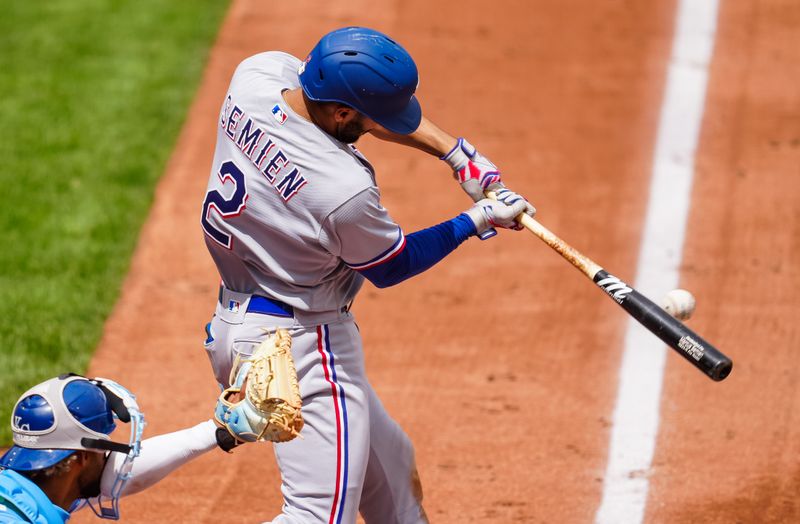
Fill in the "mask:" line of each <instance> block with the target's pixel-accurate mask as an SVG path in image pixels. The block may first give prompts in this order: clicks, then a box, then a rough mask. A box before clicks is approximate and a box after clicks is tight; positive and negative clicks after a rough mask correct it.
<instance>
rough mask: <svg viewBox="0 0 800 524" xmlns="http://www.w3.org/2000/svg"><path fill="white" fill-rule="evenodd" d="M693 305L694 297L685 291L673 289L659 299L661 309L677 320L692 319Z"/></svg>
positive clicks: (694, 302) (694, 303)
mask: <svg viewBox="0 0 800 524" xmlns="http://www.w3.org/2000/svg"><path fill="white" fill-rule="evenodd" d="M695 305H696V301H695V299H694V295H692V294H691V293H690V292H689V291H686V290H685V289H673V290H672V291H670V292H669V293H667V294H666V295H665V296H664V298H663V299H661V307H662V308H663V309H664V311H666V312H667V313H669V314H670V315H672V316H673V317H675V318H677V319H678V320H688V319H690V318H692V315H693V314H694V307H695Z"/></svg>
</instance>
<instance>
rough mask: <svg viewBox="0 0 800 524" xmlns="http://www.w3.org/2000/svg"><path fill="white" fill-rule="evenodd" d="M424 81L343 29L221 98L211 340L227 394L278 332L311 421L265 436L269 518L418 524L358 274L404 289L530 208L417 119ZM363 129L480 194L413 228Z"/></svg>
mask: <svg viewBox="0 0 800 524" xmlns="http://www.w3.org/2000/svg"><path fill="white" fill-rule="evenodd" d="M417 84H418V73H417V68H416V65H415V64H414V61H413V60H412V58H411V57H410V56H409V54H408V53H407V52H406V51H405V49H403V48H402V47H401V46H400V45H399V44H397V43H396V42H394V41H393V40H392V39H390V38H389V37H387V36H386V35H384V34H382V33H379V32H377V31H374V30H371V29H366V28H359V27H349V28H344V29H339V30H336V31H333V32H331V33H329V34H327V35H325V36H324V37H323V38H322V39H321V40H320V41H319V43H318V44H317V45H316V46H315V47H314V49H313V50H312V51H311V53H310V54H309V56H308V58H307V59H306V60H305V61H301V60H299V59H297V58H295V57H293V56H290V55H288V54H285V53H281V52H267V53H262V54H258V55H256V56H253V57H250V58H248V59H246V60H244V61H243V62H242V63H241V64H240V65H239V67H238V68H237V69H236V72H235V73H234V75H233V78H232V80H231V84H230V87H229V90H228V92H227V95H226V97H225V100H224V102H223V104H222V109H221V111H220V114H219V119H218V121H217V145H216V151H215V155H214V162H213V166H212V169H211V177H210V180H209V183H208V188H207V192H206V195H205V200H204V202H203V209H202V217H201V222H202V228H203V231H204V233H205V240H206V244H207V246H208V250H209V252H210V253H211V256H212V257H213V259H214V262H215V263H216V266H217V268H218V270H219V273H220V275H221V278H222V286H221V288H220V293H219V302H218V304H217V306H216V311H215V314H214V316H213V318H212V320H211V322H210V323H209V325H208V326H207V328H206V330H207V338H206V343H205V347H206V350H207V352H208V356H209V358H210V360H211V364H212V367H213V371H214V374H215V376H216V379H217V381H218V382H219V384H220V386H221V387H223V388H227V387H229V386H230V385H231V371H232V367H234V365H233V363H234V359H235V357H236V356H237V355H239V356H248V355H250V354H252V353H253V351H254V350H255V349H256V348H257V347H258V345H259V344H260V343H261V342H262V341H263V340H264V338H265V337H266V336H267V334H268V333H271V332H272V333H274V332H275V330H276V329H277V328H285V329H286V330H288V332H289V334H290V335H291V338H292V346H291V354H292V356H293V358H294V363H295V366H296V370H297V376H298V379H299V386H300V393H301V395H302V400H303V405H302V417H303V419H304V421H305V425H304V427H303V429H302V432H301V433H300V436H301V437H302V438H296V439H293V440H291V441H290V442H285V443H280V444H276V445H275V446H274V450H275V455H276V458H277V462H278V466H279V468H280V471H281V477H282V493H283V497H284V505H283V509H282V513H281V514H280V515H279V516H277V517H276V518H275V519H274V520H273V521H272V522H273V523H289V522H291V523H304V524H307V523H311V522H320V523H322V522H324V523H342V522H344V523H353V522H355V520H356V515H357V513H358V512H359V511H360V512H361V514H362V516H363V517H364V519H365V521H366V522H368V523H381V524H387V523H418V522H425V521H426V519H425V515H424V511H423V509H422V505H421V498H422V496H421V488H420V485H419V480H418V477H417V473H416V467H415V463H414V452H413V448H412V445H411V442H410V441H409V439H408V437H407V436H406V434H405V433H404V432H403V430H402V429H401V428H400V427H399V426H398V424H397V423H395V421H394V420H392V419H391V418H390V417H389V415H388V414H387V412H386V410H385V409H384V408H383V406H382V405H381V402H380V400H379V399H378V397H377V396H376V394H375V392H374V391H373V389H372V387H371V386H370V383H369V382H368V380H367V376H366V373H365V370H364V360H363V355H362V347H361V339H360V336H359V333H358V328H357V327H356V324H355V322H354V319H353V315H352V314H351V313H350V304H351V303H352V301H353V299H354V298H355V296H356V293H357V292H358V290H359V288H360V287H361V285H362V282H363V280H364V278H367V279H368V280H370V281H371V282H372V283H373V284H375V285H376V286H377V287H387V286H391V285H394V284H397V283H399V282H401V281H403V280H405V279H407V278H409V277H411V276H413V275H416V274H419V273H421V272H422V271H425V270H426V269H428V268H430V267H431V266H433V265H434V264H436V263H437V262H438V261H439V260H441V259H442V258H444V257H445V256H446V255H447V254H449V253H450V252H452V251H453V250H454V249H455V248H456V247H458V245H460V244H461V243H462V242H464V241H465V240H466V239H467V238H469V237H470V236H475V235H477V236H480V237H481V238H488V237H489V236H491V235H493V234H494V233H495V228H514V229H516V228H517V225H516V222H515V221H514V217H516V216H518V215H519V214H520V213H528V214H530V215H533V213H534V212H535V210H534V209H533V207H532V206H531V205H530V204H529V203H528V202H527V201H526V200H525V199H524V198H522V197H521V196H519V195H518V194H516V193H514V192H513V191H510V190H508V189H507V188H505V187H504V186H503V185H502V183H501V182H500V173H499V172H498V170H497V168H496V167H495V166H494V165H493V164H492V163H491V162H490V161H489V160H487V159H486V158H485V157H484V156H482V155H481V154H480V153H478V152H477V151H476V150H475V148H474V147H473V146H471V145H470V144H469V143H468V142H467V141H465V140H463V139H456V138H454V137H452V136H450V135H449V134H447V133H445V132H443V131H442V130H440V129H439V128H438V127H436V126H435V125H433V124H432V123H431V122H430V121H428V120H426V119H425V118H423V117H422V111H421V108H420V104H419V102H418V101H417V98H416V97H415V96H414V92H415V90H416V87H417ZM365 133H370V134H372V135H374V136H376V137H378V138H381V139H384V140H390V141H394V142H398V143H401V144H405V145H408V146H412V147H415V148H418V149H420V150H422V151H425V152H427V153H430V154H435V155H437V156H439V157H440V158H441V159H442V160H444V161H445V162H446V163H447V164H448V165H449V166H450V167H451V168H452V170H453V172H454V175H455V177H456V178H457V180H458V181H459V182H460V183H461V186H462V188H463V189H464V190H465V191H466V192H467V193H468V194H469V195H470V196H471V197H472V198H473V200H475V201H476V203H475V204H474V205H473V206H472V207H471V208H470V209H468V210H467V211H466V212H464V213H462V214H461V215H459V216H457V217H455V218H453V219H451V220H447V221H445V222H442V223H441V224H438V225H435V226H433V227H430V228H428V229H425V230H422V231H418V232H415V233H411V234H408V235H406V234H405V233H404V231H403V230H402V228H401V227H400V226H399V225H398V224H396V223H395V222H394V221H393V220H392V218H391V217H390V216H389V213H388V212H387V210H386V209H385V208H384V207H383V206H382V205H381V200H380V192H379V190H378V187H377V185H376V181H375V173H374V170H373V168H372V166H371V165H370V163H369V161H367V159H366V158H365V157H364V156H363V155H362V154H361V153H360V152H359V151H358V150H357V149H356V148H355V147H354V146H353V145H352V144H353V143H355V142H356V141H357V140H358V138H359V137H360V136H362V135H363V134H365ZM488 188H491V189H493V190H495V191H496V192H497V194H498V200H497V201H494V200H489V199H485V198H484V197H483V191H484V190H486V189H488ZM233 371H234V375H235V369H233Z"/></svg>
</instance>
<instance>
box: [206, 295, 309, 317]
mask: <svg viewBox="0 0 800 524" xmlns="http://www.w3.org/2000/svg"><path fill="white" fill-rule="evenodd" d="M219 302H220V304H222V288H220V290H219ZM222 306H223V307H225V308H230V307H231V304H222ZM237 307H238V304H237ZM247 312H248V313H261V314H262V315H272V316H275V317H289V318H291V317H293V316H294V309H292V306H290V305H289V304H286V303H285V302H281V301H280V300H275V299H272V298H267V297H262V296H261V295H251V296H250V302H248V304H247Z"/></svg>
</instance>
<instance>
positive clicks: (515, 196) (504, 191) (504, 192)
mask: <svg viewBox="0 0 800 524" xmlns="http://www.w3.org/2000/svg"><path fill="white" fill-rule="evenodd" d="M495 196H496V197H497V200H498V201H499V202H502V203H504V204H505V205H507V206H511V205H513V204H516V203H517V202H525V209H524V210H523V213H525V214H526V215H528V216H530V217H531V218H533V217H534V215H536V208H535V207H533V205H532V204H531V203H530V202H528V200H527V199H526V198H525V197H524V196H522V195H520V194H519V193H515V192H513V191H511V190H510V189H508V188H507V187H500V189H498V190H497V191H495ZM522 228H523V226H522V224H520V223H519V222H514V226H512V227H510V228H509V229H515V230H517V231H519V230H520V229H522Z"/></svg>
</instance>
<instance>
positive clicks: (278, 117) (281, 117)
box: [272, 104, 289, 125]
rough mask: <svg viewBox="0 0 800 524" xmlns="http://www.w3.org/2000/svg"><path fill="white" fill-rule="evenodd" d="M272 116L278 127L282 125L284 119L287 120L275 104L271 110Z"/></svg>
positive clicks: (279, 107) (278, 105)
mask: <svg viewBox="0 0 800 524" xmlns="http://www.w3.org/2000/svg"><path fill="white" fill-rule="evenodd" d="M272 116H274V117H275V120H277V121H278V123H279V124H280V125H283V123H284V122H286V119H287V118H289V117H288V116H287V115H286V113H285V112H284V111H283V109H281V106H280V104H275V107H273V108H272Z"/></svg>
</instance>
